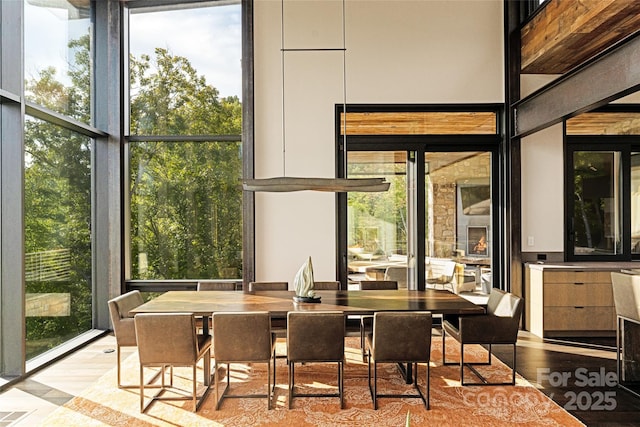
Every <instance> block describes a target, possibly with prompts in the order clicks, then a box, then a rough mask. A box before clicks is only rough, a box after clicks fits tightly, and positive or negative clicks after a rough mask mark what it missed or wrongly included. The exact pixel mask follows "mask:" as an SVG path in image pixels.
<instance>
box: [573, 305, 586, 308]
mask: <svg viewBox="0 0 640 427" xmlns="http://www.w3.org/2000/svg"><path fill="white" fill-rule="evenodd" d="M573 308H584V306H583V305H576V306H575V307H573Z"/></svg>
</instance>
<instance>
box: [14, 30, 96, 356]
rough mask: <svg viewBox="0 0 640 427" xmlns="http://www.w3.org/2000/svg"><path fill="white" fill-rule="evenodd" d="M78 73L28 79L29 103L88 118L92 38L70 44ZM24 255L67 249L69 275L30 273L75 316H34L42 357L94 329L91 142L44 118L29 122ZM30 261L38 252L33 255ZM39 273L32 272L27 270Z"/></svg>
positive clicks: (34, 285) (29, 324)
mask: <svg viewBox="0 0 640 427" xmlns="http://www.w3.org/2000/svg"><path fill="white" fill-rule="evenodd" d="M70 48H74V49H75V52H76V56H75V68H74V69H73V70H72V71H70V77H71V81H72V85H71V86H70V87H66V86H64V85H63V84H62V83H60V82H58V81H56V79H55V74H56V72H55V70H54V69H52V68H47V69H45V70H43V71H42V72H41V73H40V75H39V77H38V79H31V80H28V81H27V82H26V85H25V86H26V87H25V90H26V91H27V92H28V93H29V94H30V99H31V100H32V101H34V102H36V103H38V104H40V105H42V106H44V107H47V108H49V109H51V110H54V111H63V112H66V113H67V114H69V115H70V116H71V117H73V118H75V119H77V120H81V121H85V122H86V121H88V120H89V111H90V106H89V103H90V98H89V93H90V87H89V82H90V79H89V75H90V72H89V54H88V52H89V36H85V37H82V38H81V39H79V40H76V41H74V42H72V43H71V44H70ZM24 145H25V172H24V185H25V200H24V204H25V209H24V211H25V214H24V223H25V253H26V254H41V253H43V252H44V251H49V250H57V249H66V250H68V251H69V253H70V259H69V260H68V265H67V261H65V265H62V266H59V267H60V268H63V269H66V270H67V271H68V274H67V276H66V277H64V278H48V279H47V278H46V276H42V275H41V274H39V273H37V270H34V271H35V272H34V271H27V273H28V276H29V277H30V278H31V280H28V281H27V289H26V290H27V292H28V293H69V294H70V296H71V314H70V316H68V317H27V319H26V329H27V357H28V358H31V357H33V356H35V355H37V354H40V353H42V352H44V351H46V350H48V349H50V348H52V347H54V346H56V345H58V344H60V343H62V342H64V341H66V340H68V339H70V338H72V337H74V336H77V335H78V334H80V333H82V332H85V331H87V330H89V329H90V328H91V325H92V323H91V320H92V319H91V317H92V311H91V295H92V294H91V283H92V280H91V148H92V147H91V140H90V139H89V138H87V137H85V136H83V135H80V134H77V133H75V132H72V131H70V130H67V129H64V128H62V127H60V126H56V125H53V124H50V123H47V122H44V121H41V120H37V119H33V118H31V119H27V120H26V123H25V141H24ZM28 256H31V255H28ZM28 268H32V267H28Z"/></svg>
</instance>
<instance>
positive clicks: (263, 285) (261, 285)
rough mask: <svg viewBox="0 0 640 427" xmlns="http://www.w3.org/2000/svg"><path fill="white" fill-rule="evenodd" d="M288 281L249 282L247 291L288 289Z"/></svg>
mask: <svg viewBox="0 0 640 427" xmlns="http://www.w3.org/2000/svg"><path fill="white" fill-rule="evenodd" d="M288 290H289V282H249V292H254V291H288Z"/></svg>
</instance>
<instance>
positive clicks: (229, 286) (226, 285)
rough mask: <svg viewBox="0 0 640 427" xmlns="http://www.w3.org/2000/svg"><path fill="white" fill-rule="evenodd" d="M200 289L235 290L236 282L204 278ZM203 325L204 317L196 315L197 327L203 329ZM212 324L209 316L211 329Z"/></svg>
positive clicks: (199, 329)
mask: <svg viewBox="0 0 640 427" xmlns="http://www.w3.org/2000/svg"><path fill="white" fill-rule="evenodd" d="M197 290H198V291H235V290H236V283H235V282H224V281H218V280H215V281H214V280H202V281H199V282H198V287H197ZM202 327H203V324H202V317H196V328H197V329H198V331H201V330H202ZM211 328H212V324H211V318H209V331H211Z"/></svg>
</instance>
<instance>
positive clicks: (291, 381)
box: [289, 361, 295, 409]
mask: <svg viewBox="0 0 640 427" xmlns="http://www.w3.org/2000/svg"><path fill="white" fill-rule="evenodd" d="M293 365H294V363H293V362H291V361H289V409H291V405H292V403H293V387H294V383H295V380H294V375H295V369H294V366H293Z"/></svg>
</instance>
